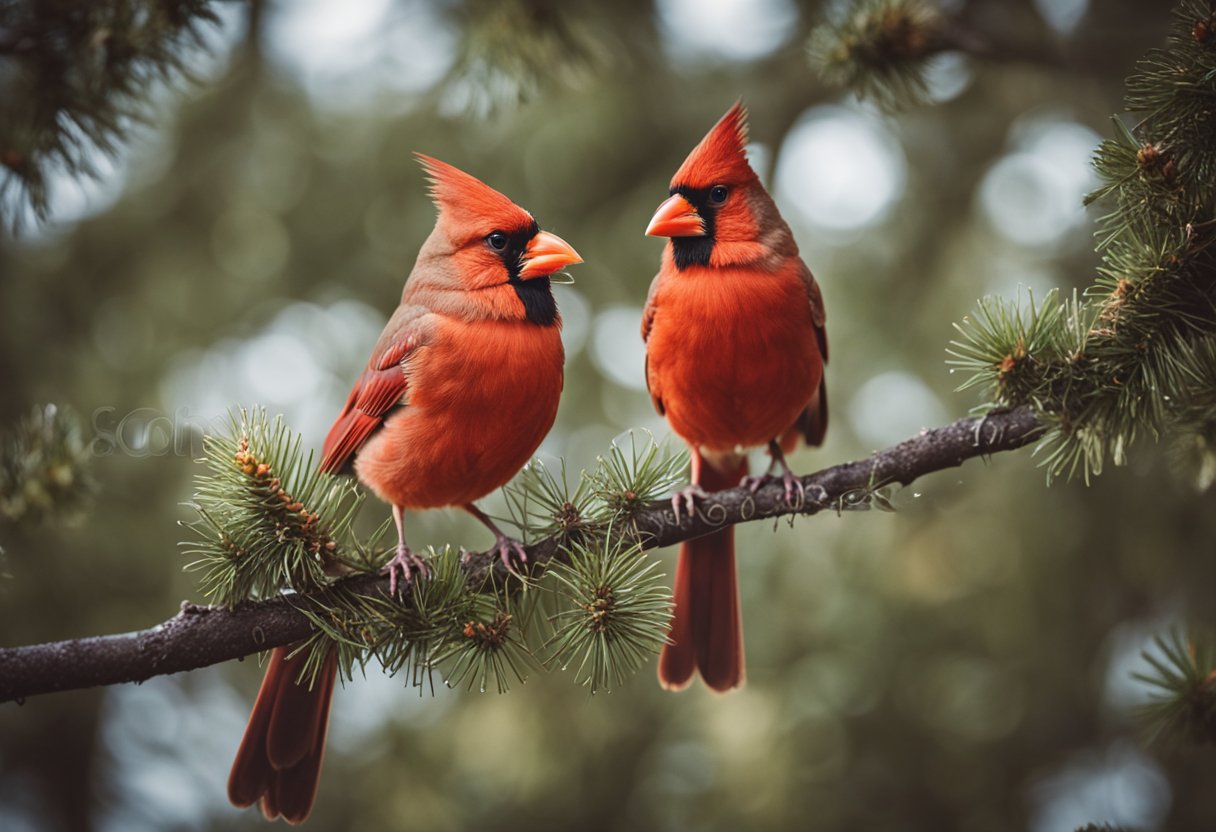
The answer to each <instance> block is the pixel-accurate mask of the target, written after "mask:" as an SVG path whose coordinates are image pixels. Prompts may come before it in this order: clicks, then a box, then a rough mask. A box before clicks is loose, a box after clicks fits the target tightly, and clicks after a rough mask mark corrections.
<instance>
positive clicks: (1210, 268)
mask: <svg viewBox="0 0 1216 832" xmlns="http://www.w3.org/2000/svg"><path fill="white" fill-rule="evenodd" d="M1212 21H1213V18H1212V12H1211V11H1210V9H1209V8H1208V6H1207V4H1206V3H1200V2H1196V0H1187V2H1184V3H1183V4H1182V5H1181V6H1180V7H1179V8H1178V10H1177V11H1176V12H1175V15H1174V27H1173V32H1172V34H1171V35H1170V38H1169V42H1168V44H1167V46H1166V47H1165V48H1164V49H1162V50H1155V51H1154V52H1152V53H1150V54H1149V55H1148V57H1146V58H1145V59H1144V60H1143V61H1141V62H1140V64H1139V65H1138V66H1137V69H1136V72H1135V73H1134V74H1133V76H1132V77H1131V78H1130V79H1129V81H1128V90H1129V92H1128V97H1127V106H1128V109H1129V110H1130V111H1131V112H1133V113H1136V114H1139V115H1141V118H1140V120H1139V121H1138V122H1136V123H1135V124H1134V126H1131V127H1128V126H1126V125H1125V123H1124V122H1123V121H1122V120H1120V119H1116V120H1115V136H1114V137H1113V138H1110V139H1107V140H1106V141H1105V142H1103V144H1102V146H1101V147H1100V148H1099V149H1098V151H1097V153H1096V155H1095V159H1094V164H1095V167H1096V168H1097V171H1098V174H1099V176H1100V177H1101V179H1102V183H1103V184H1102V186H1101V187H1100V188H1099V189H1098V190H1097V191H1095V192H1094V193H1093V194H1092V195H1091V196H1090V200H1091V201H1093V202H1098V203H1100V204H1103V205H1105V206H1108V208H1109V211H1108V213H1107V214H1106V215H1105V216H1103V217H1102V219H1101V220H1100V222H1099V227H1098V232H1097V237H1098V250H1099V251H1100V252H1101V254H1102V257H1103V263H1102V267H1101V269H1100V273H1099V275H1098V277H1097V279H1096V280H1095V282H1094V283H1093V285H1092V286H1091V287H1090V288H1089V289H1088V290H1087V291H1086V293H1085V297H1084V302H1078V301H1077V300H1076V299H1075V298H1074V299H1072V300H1070V301H1065V300H1062V299H1060V298H1059V296H1058V295H1052V296H1049V297H1048V298H1045V299H1044V301H1043V303H1041V304H1038V305H1037V306H1036V305H1035V304H1034V303H1033V301H1032V302H1031V304H1030V305H1029V309H1027V310H1022V309H1019V308H1018V305H1017V304H1015V303H1012V302H1009V301H1002V300H992V299H988V300H985V301H983V302H981V304H980V309H979V311H978V313H977V314H976V315H975V316H973V317H971V318H969V319H967V320H966V321H965V322H964V324H963V325H962V326H961V327H960V332H961V333H962V336H963V337H962V339H961V340H960V341H956V342H954V343H953V344H952V349H951V352H952V353H953V355H954V358H955V360H954V362H953V363H954V364H955V366H956V368H958V369H962V370H964V371H966V372H968V373H969V378H968V379H967V381H966V382H965V383H964V384H963V386H964V387H971V386H979V387H980V388H981V389H983V390H984V392H985V395H986V398H987V399H988V401H989V403H990V404H991V405H1019V404H1030V405H1033V406H1034V407H1035V408H1036V410H1037V411H1038V412H1039V414H1040V415H1041V417H1042V418H1043V420H1044V422H1046V423H1047V424H1048V425H1049V427H1050V431H1049V432H1048V434H1047V435H1046V436H1045V438H1044V440H1043V443H1042V445H1041V450H1042V451H1044V464H1045V465H1046V466H1047V469H1048V472H1049V475H1052V476H1054V475H1059V474H1065V475H1072V474H1074V473H1082V474H1083V475H1085V476H1086V477H1088V476H1089V475H1090V474H1091V473H1098V472H1100V471H1101V469H1102V465H1103V462H1104V461H1105V460H1107V459H1111V460H1113V461H1114V462H1115V463H1116V464H1119V463H1122V462H1124V461H1125V460H1126V458H1127V452H1128V449H1129V448H1130V446H1131V445H1132V443H1133V442H1134V441H1135V440H1136V439H1138V438H1140V437H1150V438H1154V439H1155V438H1158V437H1161V436H1168V437H1170V438H1171V439H1174V438H1176V439H1177V441H1178V442H1179V443H1180V445H1178V446H1177V447H1179V448H1180V449H1181V450H1182V451H1186V452H1190V453H1197V454H1199V455H1200V457H1199V458H1198V461H1197V462H1194V463H1193V464H1192V465H1191V466H1190V467H1191V468H1193V469H1194V471H1195V473H1194V474H1193V477H1192V478H1193V480H1194V481H1195V482H1196V483H1197V484H1200V485H1207V484H1210V482H1211V474H1209V473H1205V472H1207V471H1210V470H1212V468H1213V466H1214V465H1216V458H1214V457H1212V447H1211V443H1210V441H1209V439H1208V437H1210V436H1211V435H1212V411H1211V410H1210V409H1209V408H1208V407H1207V405H1208V404H1210V403H1211V399H1212V392H1211V391H1212V384H1211V382H1212V379H1213V378H1216V362H1214V360H1213V359H1214V357H1216V350H1214V349H1213V341H1212V339H1213V337H1216V258H1214V254H1216V249H1214V248H1213V245H1212V244H1213V242H1216V176H1214V174H1216V132H1214V131H1213V130H1212V129H1211V128H1212V127H1214V126H1216V124H1213V120H1214V119H1216V116H1213V112H1214V111H1216V108H1213V103H1216V37H1212V36H1211V35H1210V27H1211V25H1212ZM1205 107H1206V109H1204V108H1205Z"/></svg>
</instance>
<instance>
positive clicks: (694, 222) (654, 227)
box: [646, 194, 705, 237]
mask: <svg viewBox="0 0 1216 832" xmlns="http://www.w3.org/2000/svg"><path fill="white" fill-rule="evenodd" d="M646 236H647V237H704V236H705V222H704V221H703V220H702V219H701V215H700V214H698V213H697V209H696V208H694V207H692V203H691V202H689V201H688V200H687V199H685V198H684V197H682V196H680V195H679V194H673V195H672V196H671V197H670V198H668V199H667V201H666V202H664V203H663V204H662V205H660V206H659V210H657V211H655V212H654V216H653V217H651V218H650V225H648V226H646Z"/></svg>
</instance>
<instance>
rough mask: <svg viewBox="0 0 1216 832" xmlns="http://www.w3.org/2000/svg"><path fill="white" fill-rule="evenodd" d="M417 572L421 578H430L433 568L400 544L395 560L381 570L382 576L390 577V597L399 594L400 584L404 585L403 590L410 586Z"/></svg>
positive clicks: (394, 556)
mask: <svg viewBox="0 0 1216 832" xmlns="http://www.w3.org/2000/svg"><path fill="white" fill-rule="evenodd" d="M415 572H417V573H418V575H419V576H420V577H423V578H427V577H430V574H431V567H430V565H429V564H427V562H426V560H425V559H424V558H422V557H420V556H418V555H415V554H414V553H413V552H412V551H411V550H410V548H409V547H408V546H406V545H405V544H404V543H401V544H398V546H397V554H395V555H393V559H392V560H390V561H389V562H388V563H386V564H385V565H384V568H383V569H381V570H380V573H381V574H382V575H383V574H387V575H388V592H389V595H396V594H397V584H398V583H400V584H401V585H402V588H403V589H404V588H405V587H407V586H409V585H410V582H411V581H413V580H414V573H415ZM398 575H400V577H398Z"/></svg>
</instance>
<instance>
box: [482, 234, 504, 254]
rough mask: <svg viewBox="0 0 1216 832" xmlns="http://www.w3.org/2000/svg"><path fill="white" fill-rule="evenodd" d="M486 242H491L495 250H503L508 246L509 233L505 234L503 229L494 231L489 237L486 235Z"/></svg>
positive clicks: (491, 246)
mask: <svg viewBox="0 0 1216 832" xmlns="http://www.w3.org/2000/svg"><path fill="white" fill-rule="evenodd" d="M486 242H487V243H489V244H490V248H492V249H494V250H495V251H502V250H503V249H504V248H506V247H507V235H506V234H503V233H502V232H501V231H493V232H491V233H490V235H489V236H488V237H486Z"/></svg>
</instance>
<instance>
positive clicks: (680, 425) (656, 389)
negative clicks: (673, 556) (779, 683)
mask: <svg viewBox="0 0 1216 832" xmlns="http://www.w3.org/2000/svg"><path fill="white" fill-rule="evenodd" d="M746 143H747V111H746V110H745V109H744V108H743V105H742V103H737V104H735V106H734V107H732V108H731V109H730V111H729V112H728V113H727V114H726V115H725V116H723V117H722V120H721V121H719V122H718V123H717V124H716V125H715V126H714V128H713V129H712V130H710V131H709V134H708V135H707V136H706V137H705V138H704V139H702V140H701V143H700V144H698V145H697V146H696V147H695V148H694V149H693V151H692V153H690V154H689V155H688V158H687V159H685V160H684V164H683V165H681V166H680V169H679V170H678V171H676V175H675V177H674V178H673V179H672V180H671V191H670V193H671V197H670V198H669V199H668V200H667V201H666V202H664V203H663V204H662V205H660V206H659V209H658V211H656V212H655V215H654V218H653V219H651V221H650V225H649V226H648V227H647V229H646V233H647V234H649V235H653V236H658V237H670V238H671V241H670V242H669V243H668V244H667V245H666V246H665V247H664V249H663V261H662V266H661V267H660V268H659V273H658V275H657V276H656V277H655V279H654V283H653V284H651V287H650V295H649V297H648V298H647V300H646V311H645V313H644V315H643V318H642V338H643V339H644V340H645V341H646V384H647V387H648V388H649V390H650V397H651V399H652V400H653V402H654V406H655V409H656V410H658V411H659V413H660V414H664V415H666V417H667V421H668V422H669V423H670V424H671V427H672V430H674V431H675V432H676V433H677V434H679V435H680V436H681V437H682V438H683V439H684V440H685V441H686V442H687V443H688V445H689V447H690V449H691V451H692V485H691V486H690V487H689V488H686V489H684V490H682V491H680V492H678V493H677V494H676V495H675V497H673V498H672V506H673V508H674V509H675V513H676V520H677V521H678V520H679V519H680V510H681V503H683V506H684V508H685V509H686V510H687V511H688V512H689V514H690V515H691V514H692V512H694V511H695V510H696V500H697V499H698V498H701V497H704V496H705V494H706V491H707V490H708V491H716V490H719V489H723V488H730V487H733V486H735V485H738V484H739V483H740V482H747V483H748V485H749V487H751V488H752V490H753V491H754V490H756V489H757V488H759V487H760V486H761V485H763V484H764V483H766V482H767V481H768V480H769V479H771V475H770V474H769V473H766V474H765V475H764V476H763V477H755V478H751V477H747V458H746V457H745V456H744V455H743V454H742V452H741V451H742V450H743V449H746V448H750V447H755V446H759V445H766V444H767V446H768V448H769V452H770V453H771V454H772V462H771V463H770V466H769V471H770V472H771V471H772V468H773V466H776V467H779V468H780V469H781V472H782V479H783V481H784V484H785V497H786V500H787V501H790V502H791V503H792V502H793V501H794V500H796V499H800V498H801V497H802V496H804V495H802V494H801V484H800V481H799V480H798V479H797V478H796V477H795V476H794V475H793V473H792V472H791V471H790V469H789V466H788V465H786V463H785V457H784V454H783V451H788V450H792V449H793V447H794V445H795V444H796V442H797V436H798V434H802V435H803V436H804V437H806V440H807V442H808V443H809V444H811V445H819V444H820V443H822V441H823V434H824V431H825V430H826V428H827V393H826V390H825V388H824V380H823V364H824V362H825V361H826V360H827V356H828V344H827V334H826V331H825V329H824V314H823V298H822V296H821V295H820V293H819V286H818V285H816V283H815V278H814V277H813V276H812V275H811V272H810V270H809V269H808V268H807V267H806V264H804V263H803V262H802V260H801V258H799V256H798V246H797V245H796V244H795V243H794V237H793V235H792V234H791V233H790V229H789V226H787V225H786V224H785V221H784V220H783V219H781V215H780V214H779V213H778V212H777V206H776V205H775V204H774V203H773V200H772V197H770V196H769V195H768V192H767V191H765V190H764V186H763V185H761V184H760V179H759V177H757V176H756V174H755V172H754V171H753V170H752V169H751V166H750V165H749V164H748V163H747V157H746V156H745V155H744V145H746ZM670 641H671V643H670V644H668V645H667V646H666V647H664V648H663V653H662V655H661V656H660V657H659V681H660V682H661V683H662V685H663V687H665V688H668V689H671V690H679V689H680V688H683V687H684V686H685V685H687V684H688V683H689V681H690V680H691V679H692V676H693V673H694V672H696V671H700V673H701V678H703V679H704V680H705V683H706V684H707V685H709V687H711V688H713V689H714V690H718V691H725V690H730V689H731V688H734V687H738V686H739V685H741V684H742V683H743V629H742V621H741V619H740V616H739V594H738V588H737V585H736V578H735V542H734V531H733V529H732V528H731V527H727V528H725V529H722V530H721V531H717V532H714V533H712V534H709V535H706V536H705V537H701V538H698V539H696V540H691V541H689V542H687V543H685V544H684V545H683V546H682V547H681V548H680V559H679V563H678V565H677V566H676V582H675V617H674V620H673V621H672V627H671V633H670Z"/></svg>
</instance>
